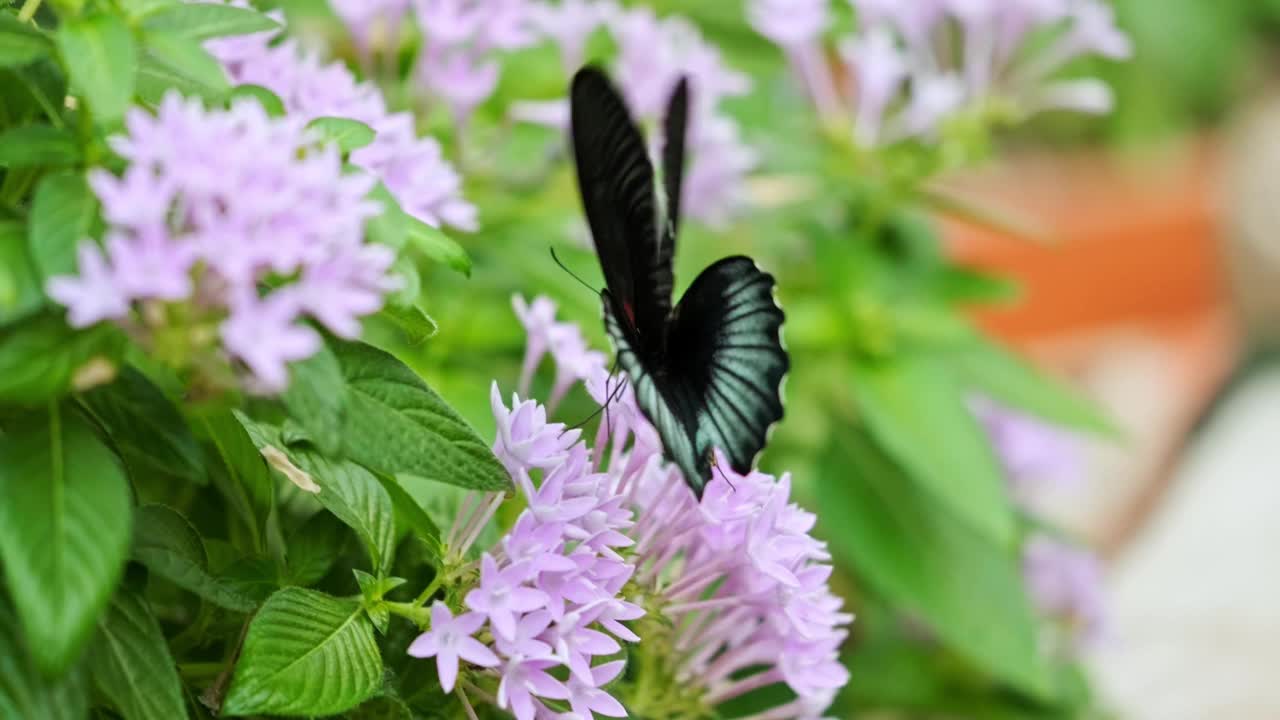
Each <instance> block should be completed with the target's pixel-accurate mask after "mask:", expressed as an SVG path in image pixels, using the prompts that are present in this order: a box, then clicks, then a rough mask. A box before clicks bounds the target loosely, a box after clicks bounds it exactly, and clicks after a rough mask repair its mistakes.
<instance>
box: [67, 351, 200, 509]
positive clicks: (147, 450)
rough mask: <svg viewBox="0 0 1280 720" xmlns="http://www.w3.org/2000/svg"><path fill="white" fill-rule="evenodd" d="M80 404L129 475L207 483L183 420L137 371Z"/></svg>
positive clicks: (89, 394)
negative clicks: (108, 437) (143, 473)
mask: <svg viewBox="0 0 1280 720" xmlns="http://www.w3.org/2000/svg"><path fill="white" fill-rule="evenodd" d="M82 400H83V402H84V404H85V406H86V407H87V408H88V409H89V411H90V412H91V413H92V414H93V416H94V418H95V419H96V420H97V421H98V422H99V423H101V424H102V425H103V426H104V427H105V428H106V429H107V431H108V432H109V433H110V434H111V439H112V441H113V442H114V443H115V447H116V452H118V453H119V454H120V456H121V457H122V458H123V459H124V462H125V465H126V466H128V467H129V468H130V469H131V471H133V472H141V471H146V472H151V473H155V474H158V475H164V476H171V477H177V478H181V479H183V480H188V481H190V482H194V483H197V484H203V483H205V482H206V481H207V478H206V471H205V467H204V454H203V452H202V451H201V450H200V445H199V443H198V442H197V441H196V438H195V436H194V435H192V433H191V430H190V429H189V428H188V427H187V423H186V421H185V420H184V419H183V417H182V414H181V413H180V412H179V411H178V408H176V407H174V406H173V403H171V402H169V399H168V398H166V397H165V395H164V392H163V391H161V390H160V388H158V387H156V386H155V385H154V384H153V383H152V382H151V381H150V380H149V379H148V378H147V376H146V375H143V374H142V373H141V372H140V371H138V370H137V369H136V368H133V367H125V368H122V369H121V370H120V373H119V374H118V375H117V376H116V379H115V381H114V382H112V383H111V384H109V385H101V386H98V387H96V388H94V389H92V390H90V391H89V392H87V393H85V394H84V396H83V398H82Z"/></svg>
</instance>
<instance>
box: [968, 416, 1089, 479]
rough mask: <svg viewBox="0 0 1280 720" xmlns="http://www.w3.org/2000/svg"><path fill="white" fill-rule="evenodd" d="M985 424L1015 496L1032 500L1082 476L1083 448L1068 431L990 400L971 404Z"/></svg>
mask: <svg viewBox="0 0 1280 720" xmlns="http://www.w3.org/2000/svg"><path fill="white" fill-rule="evenodd" d="M969 406H970V408H971V409H972V411H973V413H974V415H976V416H977V418H978V420H979V421H980V422H981V423H982V426H983V428H984V429H985V430H986V433H987V437H988V439H989V440H990V441H991V446H992V449H994V450H995V453H996V457H997V458H998V459H999V460H1000V463H1001V465H1003V466H1004V471H1005V477H1006V478H1007V479H1008V481H1009V486H1010V489H1011V491H1012V492H1013V494H1014V496H1015V497H1017V498H1019V499H1022V500H1028V501H1029V500H1032V499H1033V496H1034V495H1035V494H1036V493H1037V491H1040V490H1042V489H1045V488H1046V487H1048V486H1060V485H1068V484H1074V483H1076V482H1078V481H1079V480H1080V478H1081V477H1082V475H1083V472H1084V467H1083V457H1082V451H1083V448H1082V447H1081V445H1080V441H1079V439H1078V438H1076V437H1075V436H1074V435H1072V434H1071V433H1069V432H1067V431H1066V430H1064V429H1062V428H1059V427H1056V426H1054V425H1052V424H1050V423H1048V422H1045V421H1044V420H1040V419H1038V418H1034V417H1031V416H1029V415H1027V414H1025V413H1021V412H1018V411H1016V410H1013V409H1012V408H1008V407H1005V406H1003V405H1000V404H998V403H996V402H994V401H992V400H989V399H987V398H974V399H972V400H971V401H970V403H969Z"/></svg>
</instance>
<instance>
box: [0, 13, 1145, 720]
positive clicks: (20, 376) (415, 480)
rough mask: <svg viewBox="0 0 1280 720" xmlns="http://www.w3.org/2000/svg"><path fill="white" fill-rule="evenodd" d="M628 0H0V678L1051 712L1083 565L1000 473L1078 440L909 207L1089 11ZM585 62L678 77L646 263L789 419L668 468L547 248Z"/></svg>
mask: <svg viewBox="0 0 1280 720" xmlns="http://www.w3.org/2000/svg"><path fill="white" fill-rule="evenodd" d="M277 5H280V6H284V8H285V10H287V12H283V11H281V10H279V9H275V8H276V7H277ZM648 5H649V4H645V3H627V4H625V5H622V4H618V3H613V2H607V1H604V0H546V1H541V0H413V1H410V0H378V1H376V2H374V1H370V2H350V1H346V0H333V2H331V3H326V2H322V0H296V1H291V2H289V3H267V2H264V3H261V4H259V3H256V2H249V1H248V0H230V1H228V2H216V1H213V0H208V1H196V0H193V1H191V2H183V1H181V0H146V2H140V1H131V2H107V1H106V0H84V1H81V0H24V2H22V3H13V4H11V5H8V6H6V7H4V8H0V106H2V107H3V109H4V112H3V113H0V260H2V262H0V494H2V495H3V498H4V500H5V501H4V502H0V572H2V582H0V658H3V660H4V661H5V663H6V665H5V667H6V670H7V675H6V681H5V682H4V683H0V716H3V717H21V718H46V717H48V718H61V717H67V718H83V717H121V718H125V719H126V720H134V719H142V720H152V719H153V718H154V719H157V720H171V719H172V718H179V717H264V716H272V717H275V716H292V717H321V716H326V717H327V716H340V717H346V718H351V719H352V720H355V719H358V718H371V717H385V718H419V717H442V718H443V717H447V718H468V719H469V720H479V718H481V717H486V718H488V717H507V716H513V717H516V718H518V719H519V720H529V719H530V718H551V717H561V718H575V719H577V720H584V719H588V718H591V717H596V716H604V717H623V716H636V717H645V718H686V719H698V718H721V717H723V718H735V717H747V718H754V719H756V720H783V719H785V718H804V719H809V718H818V717H823V716H827V715H829V716H840V717H843V716H848V715H851V714H855V713H861V712H863V711H866V710H872V709H887V710H890V711H904V710H906V711H908V712H913V713H915V712H935V711H936V712H938V713H941V714H948V713H949V714H955V710H956V707H954V706H952V705H951V704H950V701H951V700H952V699H953V698H963V699H964V703H965V704H964V705H963V708H965V709H964V712H970V711H972V713H973V714H990V715H993V716H995V715H1008V714H1010V713H1024V712H1033V713H1034V714H1038V715H1045V716H1055V715H1063V716H1075V715H1080V714H1083V713H1084V712H1085V711H1086V710H1088V704H1089V703H1088V698H1087V696H1084V694H1083V692H1082V691H1080V690H1079V686H1081V685H1083V683H1082V682H1077V681H1074V680H1061V678H1064V677H1067V678H1071V677H1074V675H1073V673H1074V667H1073V663H1075V662H1076V654H1075V653H1074V652H1071V651H1072V650H1074V649H1075V648H1076V646H1077V645H1078V644H1079V642H1080V641H1085V640H1089V639H1090V638H1092V637H1094V636H1096V635H1097V632H1098V628H1099V627H1102V626H1103V621H1102V613H1101V610H1100V608H1101V603H1100V602H1099V593H1098V589H1097V576H1098V574H1099V572H1098V569H1097V567H1096V565H1095V564H1094V561H1093V560H1091V559H1090V558H1089V557H1088V556H1087V555H1085V554H1083V552H1081V551H1079V550H1077V549H1075V548H1073V547H1071V546H1070V545H1068V544H1066V543H1064V542H1062V541H1061V537H1062V535H1061V533H1059V532H1058V531H1057V530H1056V529H1053V528H1046V527H1043V524H1042V523H1041V522H1040V521H1038V520H1036V519H1035V518H1034V517H1031V516H1030V515H1029V514H1027V513H1025V512H1018V511H1016V510H1015V508H1017V507H1018V506H1019V504H1020V503H1022V502H1023V501H1024V499H1025V498H1024V497H1023V496H1024V494H1026V493H1030V492H1031V491H1032V490H1033V489H1034V487H1035V486H1036V485H1037V483H1039V482H1041V481H1044V480H1048V479H1050V478H1053V477H1056V476H1057V475H1058V474H1061V473H1062V472H1063V471H1070V472H1074V471H1075V469H1074V468H1073V466H1072V465H1071V464H1070V463H1068V462H1064V461H1063V458H1070V457H1071V450H1070V448H1069V447H1068V446H1067V445H1066V444H1064V443H1061V442H1059V441H1060V437H1059V436H1058V435H1057V434H1056V433H1055V432H1054V431H1046V428H1048V427H1050V426H1053V427H1062V428H1069V429H1070V430H1071V431H1072V432H1075V433H1084V432H1105V431H1106V430H1107V427H1108V426H1107V423H1106V421H1105V419H1103V418H1100V417H1098V415H1097V413H1096V412H1095V411H1094V410H1093V409H1092V408H1091V407H1089V406H1088V405H1087V404H1085V403H1082V402H1080V401H1079V400H1077V399H1076V398H1075V397H1074V396H1073V395H1072V394H1071V393H1070V392H1068V391H1066V390H1064V389H1063V388H1061V387H1059V386H1058V385H1057V384H1055V383H1053V382H1052V381H1050V380H1048V379H1047V378H1045V377H1044V376H1043V375H1041V374H1040V373H1039V372H1038V371H1036V370H1035V369H1034V368H1032V367H1030V366H1028V365H1027V364H1025V363H1024V362H1022V361H1021V360H1019V359H1017V358H1016V357H1014V356H1013V355H1012V354H1010V353H1009V352H1007V351H1006V350H1004V349H1002V348H1001V347H1000V346H999V345H997V344H996V343H994V342H992V341H991V340H989V339H987V338H985V337H983V336H982V335H981V334H980V333H979V332H978V331H976V330H975V329H974V328H973V327H972V326H971V325H970V324H969V323H968V322H967V321H966V320H965V319H964V316H963V315H962V314H961V313H960V307H961V306H962V305H963V304H966V303H972V302H978V301H989V300H992V299H997V298H1001V297H1004V296H1005V295H1007V292H1008V288H1007V284H1006V283H1004V282H1002V281H1001V279H1000V278H993V277H990V276H987V275H984V274H981V273H978V272H975V271H972V270H970V269H967V268H960V267H957V266H955V265H954V264H952V263H950V262H949V261H947V260H946V259H945V258H944V257H943V254H942V253H941V251H940V250H939V249H938V243H937V236H936V233H935V232H934V231H933V230H932V229H931V228H930V227H929V225H928V224H927V223H926V222H923V221H922V220H921V219H920V217H919V211H920V210H930V211H942V210H948V209H950V210H955V209H957V207H958V205H957V201H956V200H955V199H954V198H948V197H945V196H944V195H943V194H942V193H941V192H940V191H938V190H936V188H934V187H933V186H932V184H931V181H932V179H933V178H934V177H935V176H936V174H937V173H938V172H939V171H941V170H942V169H945V168H949V167H953V166H955V165H957V164H959V163H960V162H962V161H966V160H970V159H973V158H976V157H981V156H982V155H983V154H984V153H985V152H988V151H989V150H990V148H991V145H992V140H993V139H994V138H995V137H996V135H995V133H996V131H997V130H998V129H999V128H1002V127H1006V126H1008V125H1011V124H1014V123H1016V122H1019V121H1021V120H1023V119H1025V118H1026V117H1029V116H1030V115H1032V114H1034V113H1036V112H1040V111H1045V110H1049V109H1051V108H1059V109H1062V108H1066V109H1074V110H1085V111H1089V112H1096V111H1101V110H1103V109H1105V107H1106V106H1107V105H1108V104H1109V103H1110V97H1109V95H1108V91H1107V90H1106V89H1105V88H1104V87H1103V86H1101V85H1099V84H1098V83H1097V82H1096V81H1091V80H1078V79H1063V78H1069V77H1074V75H1073V73H1074V70H1075V68H1072V67H1069V66H1066V65H1065V64H1066V63H1068V62H1069V61H1071V60H1073V59H1074V58H1077V57H1080V56H1083V55H1090V54H1092V55H1100V56H1102V57H1105V58H1119V57H1123V56H1125V55H1127V54H1128V53H1129V52H1130V51H1131V48H1129V46H1128V41H1127V39H1126V37H1125V36H1124V35H1123V33H1121V32H1120V31H1119V30H1117V29H1116V28H1115V27H1114V24H1113V21H1112V18H1111V16H1110V15H1109V13H1108V12H1107V10H1106V9H1105V6H1103V5H1101V4H1099V3H1097V2H1093V0H1041V1H1039V2H1034V3H1030V2H1019V3H1012V2H1010V3H1003V2H975V1H972V0H970V1H969V2H932V1H930V2H923V1H922V2H918V3H909V4H903V3H893V2H876V3H872V2H869V0H858V1H857V2H853V3H838V4H833V3H830V2H814V1H812V0H804V1H799V0H797V1H794V2H783V1H781V0H767V1H766V0H761V1H758V2H750V3H747V4H746V5H745V7H744V10H745V11H744V12H742V13H739V12H738V10H736V9H735V8H736V6H732V5H731V4H730V5H725V4H721V3H702V4H686V5H683V6H682V12H683V13H684V14H683V15H679V14H672V13H665V12H660V11H659V10H657V9H655V8H654V7H649V6H648ZM268 7H270V8H273V9H270V10H267V8H268ZM850 11H853V12H852V13H850ZM752 29H754V30H755V31H757V32H753V31H752ZM757 33H758V34H757ZM944 50H946V52H944ZM584 62H592V63H596V64H599V65H601V66H602V67H605V68H608V69H609V72H610V73H611V74H612V76H613V77H615V78H616V79H617V81H618V84H619V87H620V88H621V89H622V91H623V93H624V94H625V96H626V99H627V101H628V103H629V104H630V106H631V109H632V110H633V111H634V113H635V115H636V116H637V117H638V118H639V119H640V120H641V122H643V123H644V124H646V125H651V126H656V125H658V124H660V123H659V115H660V113H661V109H662V106H663V105H664V104H665V101H666V99H667V97H668V96H669V94H670V92H671V90H672V88H673V86H674V85H675V84H676V83H678V82H679V80H680V78H681V77H687V78H688V79H689V81H690V86H691V88H692V95H691V99H692V101H691V102H692V104H691V108H690V127H689V138H690V141H689V148H688V151H689V158H688V164H687V168H686V170H685V175H684V183H683V185H684V192H685V196H684V197H683V198H681V209H682V217H683V218H686V219H687V220H688V222H687V225H688V227H687V228H682V233H681V238H682V241H681V247H680V248H679V255H681V256H684V255H686V254H689V255H692V256H694V257H695V258H697V259H701V256H705V255H710V254H712V253H720V254H722V255H728V254H736V253H742V252H746V251H749V252H750V253H751V254H752V255H753V256H756V257H758V258H759V259H760V262H761V264H762V265H764V266H768V268H769V270H770V272H771V273H774V274H775V275H776V277H777V278H778V279H779V285H778V286H779V289H780V293H781V295H782V298H781V300H782V301H783V304H784V305H785V306H786V308H787V313H788V320H787V325H786V326H785V330H784V332H785V334H786V339H787V341H788V343H789V344H790V347H791V348H792V349H791V352H792V353H793V355H794V357H795V359H796V362H795V368H796V371H795V372H794V374H793V375H792V377H791V379H790V382H789V384H788V386H787V391H788V392H787V406H786V410H787V416H788V418H787V421H786V422H784V423H782V424H781V425H780V426H779V432H778V433H777V436H776V437H774V438H772V439H771V440H770V446H769V448H768V453H766V455H765V456H764V463H765V464H764V465H763V466H762V468H761V469H758V470H754V471H752V472H750V473H748V474H746V475H740V474H738V473H736V472H733V471H731V470H730V469H729V468H728V467H727V463H725V462H723V461H722V460H721V461H718V462H717V463H716V464H715V468H714V475H713V476H712V477H711V478H710V480H709V481H708V483H707V485H706V489H705V493H704V495H703V497H702V499H701V500H698V499H696V498H695V496H694V495H693V494H692V493H691V492H690V491H689V490H688V487H687V483H686V482H685V480H684V478H682V477H680V474H679V471H678V470H677V469H676V468H674V467H673V466H671V465H670V464H669V463H667V462H666V461H665V459H664V456H663V450H662V447H661V444H660V441H659V439H658V436H657V434H656V432H655V431H654V430H653V428H652V427H651V426H650V424H649V422H648V420H647V419H646V418H645V416H644V415H643V413H642V412H641V411H640V410H639V409H638V407H637V405H636V402H635V399H634V397H633V396H632V391H631V389H630V387H629V385H628V379H627V378H626V377H625V376H624V374H621V373H617V372H610V370H609V367H610V358H609V355H608V354H607V353H605V352H602V350H601V349H600V348H601V346H600V344H599V343H598V342H595V340H596V339H597V338H599V337H601V334H600V329H599V325H598V312H599V306H598V302H599V297H598V296H597V295H596V294H595V293H581V294H578V295H575V294H574V293H575V292H577V291H576V290H574V288H576V285H571V284H570V283H569V282H568V281H566V280H565V276H561V275H560V274H559V272H560V271H559V270H558V269H556V267H555V265H554V264H553V263H552V262H551V260H550V259H548V258H547V257H546V247H547V245H549V244H550V245H556V246H557V249H558V250H563V251H564V253H563V257H564V258H565V260H566V262H565V267H566V268H569V269H570V270H571V272H573V273H576V274H581V275H582V278H580V280H581V281H582V282H583V283H584V284H588V285H591V284H592V283H593V282H594V280H595V276H594V275H592V274H591V273H590V272H589V271H588V270H587V269H586V268H588V267H592V266H593V263H594V261H593V260H592V258H591V257H590V256H589V253H588V251H587V249H586V246H585V243H578V242H574V240H576V239H578V238H575V236H574V232H575V228H576V229H578V230H579V231H580V230H581V226H582V223H581V212H580V208H579V207H578V203H577V199H576V198H575V197H574V195H573V191H572V184H573V183H572V169H571V167H570V163H568V162H566V160H567V149H566V148H567V143H566V137H565V133H566V132H567V131H568V128H567V127H566V126H567V124H568V113H567V109H566V106H565V103H564V101H563V98H564V95H565V85H566V84H567V82H568V78H569V77H570V75H571V74H572V72H573V71H575V70H576V69H577V68H578V67H579V66H580V65H581V64H582V63H584ZM747 69H750V73H748V72H746V70H747ZM797 80H798V82H797ZM796 95H799V96H802V97H807V98H810V99H812V107H807V106H806V105H804V104H797V103H795V102H794V100H795V99H796V98H795V97H794V96H796ZM659 135H660V133H654V132H650V133H647V136H649V137H655V138H656V142H658V143H660V142H661V141H662V139H661V138H660V137H658V136H659ZM654 149H655V150H657V148H656V147H655V148H654ZM959 209H960V210H970V211H972V210H974V209H973V208H964V207H960V208H959ZM968 215H969V216H971V217H977V219H979V220H981V219H983V218H984V217H986V216H985V215H983V213H981V212H969V213H968ZM579 234H580V232H579ZM473 257H474V258H475V260H474V263H473V260H472V258H473ZM473 270H474V277H473V278H472V277H471V275H472V272H473ZM552 273H555V274H554V275H553V274H552ZM464 277H465V278H470V280H469V281H468V280H465V279H464ZM464 283H465V284H464ZM550 289H554V292H552V293H551V295H552V296H553V297H554V298H555V300H554V301H553V300H552V299H551V297H548V296H547V295H546V294H543V293H544V292H547V291H548V290H550ZM512 293H516V295H515V298H514V300H513V301H509V300H508V298H511V297H512ZM529 295H531V296H533V297H534V299H533V300H531V301H526V300H525V299H524V298H525V296H529ZM510 306H514V311H515V312H514V317H513V313H512V312H511V307H510ZM558 308H562V309H563V311H562V312H561V313H560V314H559V315H558ZM588 309H589V312H588ZM428 310H430V313H431V314H428V312H427V311H428ZM588 317H590V318H591V322H590V324H588V323H587V322H586V321H585V318H588ZM578 321H581V322H578ZM520 328H523V331H524V332H523V336H524V337H523V342H522V341H521V340H519V339H514V340H513V338H519V337H520V335H521V333H520V332H519V329H520ZM669 350H670V351H671V352H679V351H680V349H679V348H669ZM548 355H550V356H551V358H552V360H553V362H552V363H545V362H544V360H545V359H546V357H547V356H548ZM494 378H497V381H496V382H495V381H494ZM428 379H429V381H430V382H429V383H428ZM512 389H514V390H515V392H514V393H510V391H511V390H512ZM509 393H510V394H509ZM974 397H981V398H984V400H983V401H981V402H980V403H973V402H972V400H971V399H972V398H974ZM532 398H539V400H534V399H532ZM543 401H545V402H543ZM584 417H585V418H586V419H585V420H582V419H583V418H584ZM577 420H582V422H580V423H578V424H576V425H574V426H572V427H569V426H567V425H566V422H573V421H577ZM472 423H475V426H476V427H480V428H482V429H481V430H480V431H477V430H476V429H474V428H473V425H472ZM490 430H492V433H490ZM489 438H492V442H491V441H490V440H489ZM783 466H785V467H791V468H794V469H795V472H794V474H791V473H782V472H777V474H774V472H775V470H773V469H774V468H778V467H783ZM804 507H809V508H821V510H822V517H821V518H819V517H817V516H816V515H815V514H813V513H811V512H809V511H808V510H805V509H803V508H804ZM958 579H959V580H958ZM855 611H856V613H857V615H858V620H857V622H856V623H854V621H853V616H854V612H855ZM1055 631H1063V632H1061V633H1060V634H1057V635H1055V634H1054V632H1055ZM1046 638H1049V640H1050V641H1049V642H1045V639H1046ZM1058 640H1061V641H1062V642H1057V641H1058ZM900 673H906V674H907V675H908V676H909V681H907V680H904V678H903V677H902V676H901V675H899V674H900ZM921 678H925V679H926V680H927V681H928V687H929V688H937V691H936V692H934V691H933V690H930V691H929V693H930V694H929V695H928V697H924V696H921V697H914V696H913V697H903V694H902V692H901V690H900V689H901V688H904V687H905V688H920V687H922V685H921V683H920V680H921ZM912 692H914V691H912ZM921 692H922V693H923V691H921ZM907 709H909V710H907Z"/></svg>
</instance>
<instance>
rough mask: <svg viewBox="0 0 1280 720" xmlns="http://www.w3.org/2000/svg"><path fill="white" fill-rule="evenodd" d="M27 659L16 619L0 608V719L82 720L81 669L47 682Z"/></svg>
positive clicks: (85, 699)
mask: <svg viewBox="0 0 1280 720" xmlns="http://www.w3.org/2000/svg"><path fill="white" fill-rule="evenodd" d="M28 656H29V651H28V649H27V647H24V643H23V641H22V637H21V634H20V633H19V632H18V622H17V618H15V617H14V616H13V612H12V611H11V610H10V609H9V608H7V607H4V606H0V717H4V718H40V720H84V718H85V716H86V715H88V714H89V682H88V678H87V676H86V675H85V673H84V672H83V670H82V668H80V667H75V668H72V669H71V670H69V671H68V672H66V673H65V674H63V675H61V676H60V677H58V678H56V679H50V678H47V677H45V676H43V675H41V674H40V672H39V671H38V670H36V668H35V666H34V665H33V664H32V663H31V662H30V661H29V660H28V659H27V658H28Z"/></svg>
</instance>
